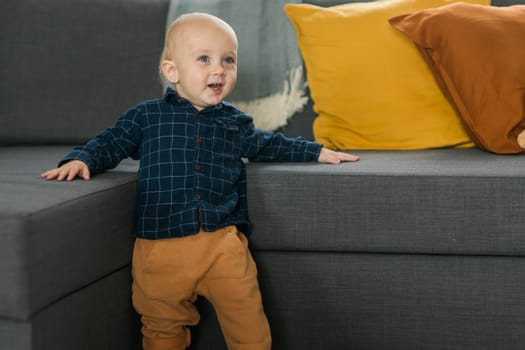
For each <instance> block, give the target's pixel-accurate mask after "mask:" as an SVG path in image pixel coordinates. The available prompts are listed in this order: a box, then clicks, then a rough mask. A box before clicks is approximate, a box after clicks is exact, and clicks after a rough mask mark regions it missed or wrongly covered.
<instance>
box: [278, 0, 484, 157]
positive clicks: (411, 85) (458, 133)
mask: <svg viewBox="0 0 525 350" xmlns="http://www.w3.org/2000/svg"><path fill="white" fill-rule="evenodd" d="M452 2H454V1H452V0H425V1H418V0H379V1H374V2H368V3H349V4H343V5H338V6H333V7H328V8H323V7H318V6H314V5H307V4H288V5H286V6H285V12H286V14H287V16H288V18H289V19H290V21H291V22H292V24H293V26H294V28H295V30H296V33H297V37H298V42H299V47H300V49H301V53H302V56H303V59H304V62H305V66H306V72H307V80H308V84H309V86H310V94H311V97H312V100H313V102H314V111H315V112H316V113H317V114H318V117H317V118H316V120H315V122H314V135H315V138H316V141H318V142H320V143H323V144H324V145H325V146H326V147H329V148H333V149H407V150H408V149H424V148H434V147H450V146H456V147H473V146H474V144H473V143H472V141H471V140H470V138H469V136H468V135H467V133H466V132H465V130H464V128H463V126H462V124H461V120H460V118H459V116H458V115H457V113H456V111H455V110H454V108H453V107H452V105H451V104H450V103H449V102H448V100H447V99H446V98H445V96H444V95H443V93H442V92H441V90H440V88H439V86H438V84H437V83H436V81H435V79H434V77H433V74H432V72H431V70H430V69H429V67H428V66H427V64H426V62H425V60H424V59H423V58H422V57H421V54H420V53H419V52H418V49H417V48H416V46H415V45H414V43H413V42H412V41H411V40H410V39H409V38H407V37H406V36H404V35H403V34H402V33H400V32H399V31H397V30H395V29H394V28H392V26H391V25H390V24H389V22H388V20H389V19H390V18H391V17H394V16H399V15H401V14H406V13H412V12H417V11H420V10H423V9H426V8H430V7H438V6H442V5H447V4H450V3H452ZM467 2H471V3H479V4H486V5H488V4H489V0H468V1H467Z"/></svg>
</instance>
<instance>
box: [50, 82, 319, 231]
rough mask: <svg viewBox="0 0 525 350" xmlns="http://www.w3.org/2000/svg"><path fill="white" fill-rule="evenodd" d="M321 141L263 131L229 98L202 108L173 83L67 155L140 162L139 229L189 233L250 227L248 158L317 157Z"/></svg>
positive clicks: (96, 168)
mask: <svg viewBox="0 0 525 350" xmlns="http://www.w3.org/2000/svg"><path fill="white" fill-rule="evenodd" d="M321 147H322V146H321V145H320V144H318V143H315V142H310V141H307V140H305V139H303V138H300V137H299V138H287V137H285V136H283V135H282V134H278V133H275V134H274V133H269V132H262V131H260V130H258V129H257V128H255V127H254V124H253V121H252V118H251V117H249V116H248V115H246V114H244V113H243V112H241V111H239V110H238V109H236V108H235V107H233V106H232V105H230V104H228V103H226V102H223V103H220V104H218V105H216V106H213V107H209V108H206V109H204V110H202V111H200V112H199V111H197V110H196V109H195V108H194V107H193V106H192V105H191V104H190V103H189V102H188V101H187V100H185V99H183V98H181V97H180V96H178V95H177V93H176V92H175V91H174V90H172V89H169V88H168V89H167V91H166V94H165V95H164V96H163V97H162V98H160V99H155V100H149V101H145V102H142V103H140V104H138V105H137V106H136V107H134V108H132V109H130V110H129V111H127V112H126V113H125V114H124V115H122V116H121V117H120V118H119V119H118V121H117V122H116V124H115V125H114V126H113V127H112V128H109V129H106V130H105V131H103V132H102V133H100V134H99V135H97V136H96V137H95V138H93V139H92V140H91V141H89V142H88V143H87V144H86V145H84V146H81V147H75V148H74V149H73V150H72V151H71V152H70V153H69V154H67V155H66V157H65V158H64V159H63V160H62V161H61V163H60V164H63V163H65V162H67V161H70V160H73V159H79V160H82V161H83V162H85V163H86V164H87V165H88V167H89V169H90V171H91V173H92V174H96V173H100V172H102V171H104V170H107V169H112V168H114V167H115V166H117V165H118V163H119V162H120V161H121V160H122V159H125V158H127V157H132V158H133V159H138V160H140V166H139V171H138V190H139V194H138V207H137V210H138V212H137V223H136V235H137V237H140V238H145V239H160V238H170V237H182V236H187V235H191V234H195V233H198V232H199V230H200V229H202V230H204V231H215V230H217V229H219V228H222V227H225V226H229V225H237V226H238V227H239V229H240V230H241V231H243V232H244V233H246V234H249V233H250V223H249V220H248V206H247V200H246V172H245V164H244V161H243V158H246V159H248V160H250V161H293V162H308V161H316V160H317V158H318V157H319V152H320V150H321Z"/></svg>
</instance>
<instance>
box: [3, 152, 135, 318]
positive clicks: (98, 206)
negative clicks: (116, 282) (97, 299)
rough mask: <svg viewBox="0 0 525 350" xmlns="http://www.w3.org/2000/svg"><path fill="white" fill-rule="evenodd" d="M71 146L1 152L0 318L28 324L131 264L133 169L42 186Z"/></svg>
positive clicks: (128, 164)
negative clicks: (45, 174) (64, 299)
mask: <svg viewBox="0 0 525 350" xmlns="http://www.w3.org/2000/svg"><path fill="white" fill-rule="evenodd" d="M70 148H71V146H45V147H44V146H39V147H2V148H0V193H2V195H1V196H0V240H1V242H2V244H0V256H1V257H2V264H1V265H0V280H1V281H2V282H1V283H2V285H1V287H0V300H2V303H0V318H10V319H15V320H27V319H28V318H30V317H31V316H32V315H34V314H35V313H37V312H38V311H39V310H41V309H42V308H44V307H45V306H47V305H49V304H51V303H53V302H55V301H57V300H59V299H60V298H61V297H63V296H65V295H67V294H70V293H72V292H74V291H75V290H78V289H80V288H82V287H84V286H86V285H88V284H91V283H93V282H94V281H96V280H98V279H100V278H102V277H104V276H106V275H108V274H110V273H112V272H113V271H116V270H118V269H121V268H122V267H124V266H126V265H128V264H129V263H130V260H131V259H130V258H131V250H132V244H133V235H132V228H133V223H134V222H133V220H134V214H135V199H136V175H135V174H136V165H135V164H134V162H132V161H130V162H125V163H123V164H121V166H119V167H118V168H117V169H116V170H113V171H110V172H107V173H105V174H101V175H97V176H96V177H94V178H92V179H91V181H81V180H77V181H72V182H58V181H45V180H43V179H41V178H40V177H39V174H40V173H41V172H43V171H44V170H46V169H49V168H52V167H54V166H56V164H57V162H58V160H60V159H61V157H62V156H63V155H64V154H65V153H66V152H67V151H68V150H69V149H70Z"/></svg>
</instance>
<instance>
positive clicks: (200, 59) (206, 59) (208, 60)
mask: <svg viewBox="0 0 525 350" xmlns="http://www.w3.org/2000/svg"><path fill="white" fill-rule="evenodd" d="M197 60H198V61H200V62H203V63H208V62H210V58H209V57H208V56H204V55H203V56H199V58H197Z"/></svg>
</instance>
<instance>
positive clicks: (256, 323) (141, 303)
mask: <svg viewBox="0 0 525 350" xmlns="http://www.w3.org/2000/svg"><path fill="white" fill-rule="evenodd" d="M197 295H202V296H204V297H205V298H206V299H208V300H209V301H210V302H211V304H212V305H213V307H214V308H215V311H216V313H217V317H218V319H219V323H220V326H221V329H222V332H223V334H224V338H225V340H226V344H227V345H228V349H230V350H237V349H239V350H241V349H242V350H259V349H261V350H262V349H264V350H268V349H270V348H271V335H270V328H269V325H268V321H267V319H266V316H265V314H264V311H263V307H262V302H261V294H260V292H259V284H258V282H257V268H256V266H255V262H254V261H253V258H252V256H251V254H250V251H249V250H248V241H247V239H246V237H245V236H244V235H243V234H242V233H240V232H238V231H237V229H236V228H235V227H234V226H230V227H226V228H223V229H220V230H217V231H215V232H200V233H198V234H196V235H192V236H187V237H183V238H173V239H163V240H144V239H137V240H136V242H135V248H134V252H133V305H134V306H135V309H136V310H137V312H138V313H139V314H140V315H141V316H142V335H143V346H144V350H179V349H185V348H186V347H188V346H189V345H190V332H189V329H188V328H187V327H188V326H194V325H196V324H197V323H198V322H199V319H200V316H199V313H198V312H197V309H196V308H195V306H194V305H193V302H194V301H195V300H196V298H197Z"/></svg>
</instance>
